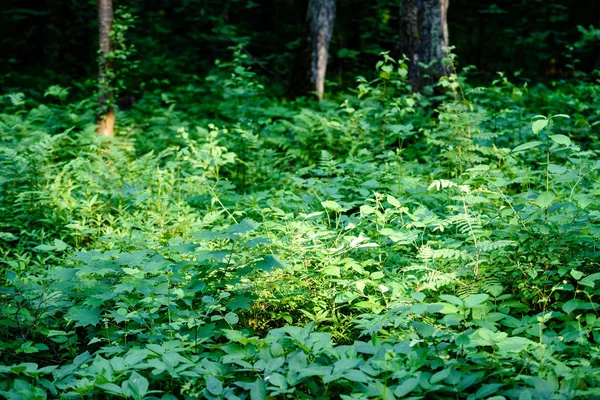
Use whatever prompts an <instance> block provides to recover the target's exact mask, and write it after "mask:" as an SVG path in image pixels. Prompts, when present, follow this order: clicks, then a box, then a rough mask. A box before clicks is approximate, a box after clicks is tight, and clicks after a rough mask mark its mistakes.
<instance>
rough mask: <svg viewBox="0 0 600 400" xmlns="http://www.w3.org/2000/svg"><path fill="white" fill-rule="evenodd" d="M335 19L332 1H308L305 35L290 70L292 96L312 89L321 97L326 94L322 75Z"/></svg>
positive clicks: (325, 67)
mask: <svg viewBox="0 0 600 400" xmlns="http://www.w3.org/2000/svg"><path fill="white" fill-rule="evenodd" d="M334 21H335V0H309V2H308V12H307V17H306V22H307V23H306V31H307V38H306V40H304V41H303V42H302V43H301V44H300V49H299V52H298V56H297V60H296V65H295V67H294V71H293V73H292V75H293V76H292V81H293V82H292V86H291V90H290V91H291V93H292V95H299V94H304V93H305V92H306V91H307V90H311V91H315V92H316V94H317V98H318V99H319V100H321V99H322V98H323V94H324V93H325V74H326V72H327V60H328V58H329V43H330V42H331V36H332V34H333V25H334Z"/></svg>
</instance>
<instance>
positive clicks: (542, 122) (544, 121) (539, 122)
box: [531, 117, 550, 135]
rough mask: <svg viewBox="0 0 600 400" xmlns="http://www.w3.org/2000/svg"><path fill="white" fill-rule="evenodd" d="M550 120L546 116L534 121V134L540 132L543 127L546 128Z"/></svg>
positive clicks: (532, 128)
mask: <svg viewBox="0 0 600 400" xmlns="http://www.w3.org/2000/svg"><path fill="white" fill-rule="evenodd" d="M549 121H550V120H549V119H548V118H546V117H544V118H543V119H538V120H537V121H534V122H533V124H532V125H531V130H532V131H533V133H534V134H536V135H537V134H538V133H540V132H541V131H542V129H544V128H545V127H547V126H548V122H549Z"/></svg>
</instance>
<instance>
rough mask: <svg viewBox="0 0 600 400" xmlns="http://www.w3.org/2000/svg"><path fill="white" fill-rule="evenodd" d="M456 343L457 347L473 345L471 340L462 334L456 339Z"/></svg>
mask: <svg viewBox="0 0 600 400" xmlns="http://www.w3.org/2000/svg"><path fill="white" fill-rule="evenodd" d="M454 343H456V345H457V346H468V345H469V344H470V343H471V339H469V336H468V335H464V334H462V335H458V336H457V337H455V338H454Z"/></svg>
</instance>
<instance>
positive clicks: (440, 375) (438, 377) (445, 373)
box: [429, 368, 452, 385]
mask: <svg viewBox="0 0 600 400" xmlns="http://www.w3.org/2000/svg"><path fill="white" fill-rule="evenodd" d="M450 372H452V368H446V369H443V370H441V371H439V372H436V373H435V374H433V376H432V377H431V378H430V379H429V383H431V384H432V385H433V384H435V383H438V382H440V381H443V380H444V379H446V378H447V377H449V376H450Z"/></svg>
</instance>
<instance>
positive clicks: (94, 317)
mask: <svg viewBox="0 0 600 400" xmlns="http://www.w3.org/2000/svg"><path fill="white" fill-rule="evenodd" d="M101 312H102V310H100V309H99V308H88V307H83V306H75V307H71V308H70V309H69V318H71V319H72V320H73V321H76V322H77V323H76V324H75V327H78V326H81V327H86V326H88V325H93V326H95V325H97V324H98V322H100V313H101Z"/></svg>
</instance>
